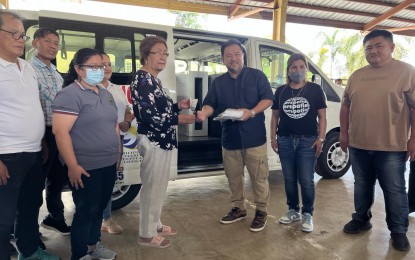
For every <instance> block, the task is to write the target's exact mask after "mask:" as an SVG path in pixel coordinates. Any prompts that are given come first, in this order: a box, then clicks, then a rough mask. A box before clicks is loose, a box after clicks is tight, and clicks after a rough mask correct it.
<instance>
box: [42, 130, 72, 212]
mask: <svg viewBox="0 0 415 260" xmlns="http://www.w3.org/2000/svg"><path fill="white" fill-rule="evenodd" d="M45 140H46V144H47V146H48V148H49V157H48V160H47V161H46V163H45V164H44V170H45V172H46V176H47V179H46V207H47V208H48V211H49V214H50V215H51V217H52V218H54V219H56V220H64V215H63V212H64V205H63V202H62V189H63V187H64V186H65V185H67V184H68V174H67V168H66V167H64V166H63V165H62V163H61V161H60V160H59V151H58V147H57V146H56V140H55V136H54V135H53V133H52V127H51V126H46V131H45Z"/></svg>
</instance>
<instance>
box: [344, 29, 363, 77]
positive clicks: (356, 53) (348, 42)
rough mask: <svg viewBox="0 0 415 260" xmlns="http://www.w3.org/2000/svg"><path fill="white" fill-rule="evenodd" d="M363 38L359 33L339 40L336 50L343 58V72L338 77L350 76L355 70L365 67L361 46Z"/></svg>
mask: <svg viewBox="0 0 415 260" xmlns="http://www.w3.org/2000/svg"><path fill="white" fill-rule="evenodd" d="M362 40H363V36H362V35H361V34H360V33H356V34H353V35H352V36H347V37H345V38H343V39H341V45H340V47H339V49H338V52H339V54H341V55H342V56H344V57H345V59H346V63H345V66H344V67H345V71H344V73H340V75H351V74H352V73H353V72H354V71H355V70H357V69H359V68H361V67H363V66H365V65H366V64H367V61H366V59H365V54H364V49H363V44H362Z"/></svg>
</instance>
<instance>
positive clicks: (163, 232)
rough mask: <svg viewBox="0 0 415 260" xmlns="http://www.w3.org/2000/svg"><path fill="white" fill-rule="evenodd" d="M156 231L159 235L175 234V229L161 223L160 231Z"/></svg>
mask: <svg viewBox="0 0 415 260" xmlns="http://www.w3.org/2000/svg"><path fill="white" fill-rule="evenodd" d="M157 233H158V234H159V235H161V236H174V235H176V234H177V230H176V229H174V228H172V227H169V226H166V225H163V227H162V228H161V231H159V230H157Z"/></svg>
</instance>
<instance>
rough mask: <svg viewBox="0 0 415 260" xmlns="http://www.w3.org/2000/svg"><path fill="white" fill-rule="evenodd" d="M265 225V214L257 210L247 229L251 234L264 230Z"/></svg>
mask: <svg viewBox="0 0 415 260" xmlns="http://www.w3.org/2000/svg"><path fill="white" fill-rule="evenodd" d="M266 224H267V213H266V212H263V211H260V210H257V211H256V212H255V218H254V220H253V221H252V223H251V227H250V228H249V229H250V230H251V231H253V232H259V231H261V230H263V229H264V228H265V225H266Z"/></svg>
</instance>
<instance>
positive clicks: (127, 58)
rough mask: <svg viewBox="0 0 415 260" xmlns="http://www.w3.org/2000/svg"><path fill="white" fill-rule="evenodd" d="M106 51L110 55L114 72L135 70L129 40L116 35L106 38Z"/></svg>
mask: <svg viewBox="0 0 415 260" xmlns="http://www.w3.org/2000/svg"><path fill="white" fill-rule="evenodd" d="M104 51H105V53H107V54H108V56H109V57H110V61H111V67H112V72H113V73H131V72H132V71H133V67H132V59H131V53H132V51H131V43H130V41H129V40H127V39H122V38H114V37H107V38H104Z"/></svg>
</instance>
